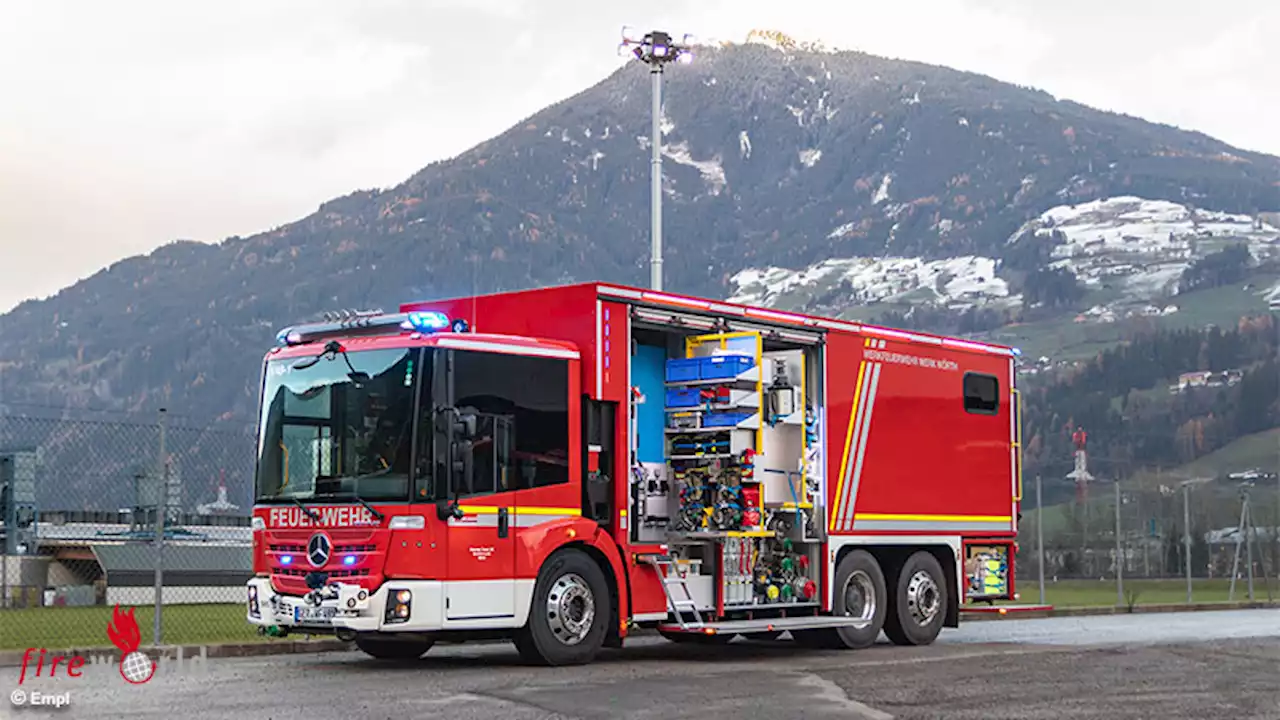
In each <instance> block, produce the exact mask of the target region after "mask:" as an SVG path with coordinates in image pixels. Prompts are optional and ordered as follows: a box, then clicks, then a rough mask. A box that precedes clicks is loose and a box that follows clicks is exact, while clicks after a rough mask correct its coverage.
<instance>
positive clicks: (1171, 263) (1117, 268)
mask: <svg viewBox="0 0 1280 720" xmlns="http://www.w3.org/2000/svg"><path fill="white" fill-rule="evenodd" d="M1055 231H1056V232H1059V233H1061V234H1062V236H1063V237H1064V238H1065V242H1063V243H1062V244H1059V245H1057V246H1055V247H1054V248H1053V257H1054V258H1056V260H1055V261H1054V263H1053V265H1054V266H1056V267H1066V268H1068V269H1070V270H1071V271H1072V272H1073V273H1075V274H1076V276H1077V277H1078V278H1080V280H1081V282H1083V283H1084V284H1085V285H1086V286H1100V285H1104V284H1115V285H1118V286H1120V287H1121V288H1123V289H1124V290H1125V291H1126V294H1128V295H1130V296H1131V297H1132V298H1133V299H1135V300H1138V299H1145V298H1150V297H1154V296H1156V295H1159V294H1161V293H1165V292H1169V291H1172V290H1173V289H1175V288H1176V287H1177V283H1178V279H1179V277H1180V276H1181V274H1182V271H1183V270H1185V269H1186V268H1187V267H1188V266H1189V265H1190V264H1191V263H1192V262H1193V261H1194V260H1196V259H1197V258H1200V257H1204V256H1205V255H1207V254H1209V253H1211V252H1214V251H1216V250H1220V249H1222V247H1224V246H1226V245H1228V244H1231V243H1235V242H1244V243H1246V244H1247V245H1248V246H1249V250H1250V252H1251V253H1252V254H1253V256H1254V257H1255V258H1256V259H1262V258H1265V257H1270V256H1272V255H1274V254H1277V253H1280V228H1276V227H1275V226H1273V225H1271V224H1269V223H1267V222H1264V221H1263V220H1261V219H1260V218H1253V217H1250V216H1248V215H1235V214H1231V213H1225V212H1218V211H1214V210H1202V209H1199V208H1189V207H1187V206H1186V205H1181V204H1179V203H1174V202H1169V201H1165V200H1148V199H1145V198H1140V197H1133V196H1120V197H1111V198H1104V199H1100V200H1094V201H1092V202H1087V203H1081V204H1079V205H1075V206H1071V205H1059V206H1058V207H1055V208H1052V209H1050V210H1047V211H1045V212H1044V213H1042V214H1041V215H1040V217H1038V218H1036V219H1034V220H1032V221H1031V222H1029V223H1027V224H1026V225H1024V226H1023V227H1022V228H1021V229H1020V230H1019V231H1018V232H1017V233H1015V234H1014V235H1013V236H1012V237H1010V238H1009V241H1010V242H1014V241H1016V240H1017V239H1018V238H1019V237H1022V236H1023V235H1025V234H1026V233H1027V232H1034V233H1035V234H1036V235H1040V236H1049V235H1052V234H1053V233H1054V232H1055Z"/></svg>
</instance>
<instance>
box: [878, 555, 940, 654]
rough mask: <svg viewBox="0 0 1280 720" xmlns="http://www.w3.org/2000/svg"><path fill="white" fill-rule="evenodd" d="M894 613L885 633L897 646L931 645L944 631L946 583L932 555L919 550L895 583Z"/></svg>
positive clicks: (912, 556)
mask: <svg viewBox="0 0 1280 720" xmlns="http://www.w3.org/2000/svg"><path fill="white" fill-rule="evenodd" d="M894 584H895V586H896V587H895V589H894V601H893V610H892V612H890V613H889V617H888V619H887V620H886V621H885V624H884V634H885V635H887V636H888V637H889V639H890V640H892V641H893V643H894V644H895V645H928V644H930V643H932V642H933V641H934V640H935V639H936V638H937V637H938V633H939V632H941V631H942V623H943V622H944V621H945V620H946V614H947V581H946V576H945V575H944V574H943V572H942V565H941V564H939V563H938V559H937V558H935V557H934V556H933V554H932V553H928V552H925V551H924V550H920V551H918V552H915V553H913V554H912V555H911V557H909V558H907V561H906V563H904V564H903V565H902V568H901V569H900V570H898V572H897V581H896V582H895V583H894Z"/></svg>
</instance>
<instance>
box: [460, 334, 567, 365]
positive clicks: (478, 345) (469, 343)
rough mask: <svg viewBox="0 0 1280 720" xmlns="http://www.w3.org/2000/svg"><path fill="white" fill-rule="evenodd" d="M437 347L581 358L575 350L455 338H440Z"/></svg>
mask: <svg viewBox="0 0 1280 720" xmlns="http://www.w3.org/2000/svg"><path fill="white" fill-rule="evenodd" d="M437 347H446V348H454V349H457V350H487V351H489V352H501V353H508V354H511V355H534V356H538V357H553V358H565V359H569V360H576V359H578V358H579V357H581V355H580V353H578V351H576V350H565V349H563V348H549V347H534V346H529V345H516V344H506V343H496V342H485V341H482V340H463V339H461V338H456V337H441V338H440V340H439V341H438V342H437Z"/></svg>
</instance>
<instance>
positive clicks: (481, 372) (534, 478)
mask: <svg viewBox="0 0 1280 720" xmlns="http://www.w3.org/2000/svg"><path fill="white" fill-rule="evenodd" d="M453 368H454V375H453V396H454V405H456V406H457V408H458V409H459V410H460V411H463V412H474V413H476V415H477V421H476V437H475V438H474V439H473V441H472V450H473V453H474V455H473V458H474V459H473V468H474V471H473V478H474V480H473V487H472V488H471V490H472V492H471V493H470V494H473V495H476V494H487V493H494V492H507V491H510V490H518V489H524V488H534V487H543V486H546V485H556V484H559V483H567V482H569V363H568V362H567V361H566V360H561V359H557V358H543V357H528V356H523V355H504V354H501V353H490V352H474V351H470V350H456V351H454V361H453Z"/></svg>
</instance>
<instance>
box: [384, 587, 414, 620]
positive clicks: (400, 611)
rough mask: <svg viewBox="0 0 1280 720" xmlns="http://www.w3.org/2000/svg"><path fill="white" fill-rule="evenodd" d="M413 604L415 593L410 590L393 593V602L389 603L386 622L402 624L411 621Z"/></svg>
mask: <svg viewBox="0 0 1280 720" xmlns="http://www.w3.org/2000/svg"><path fill="white" fill-rule="evenodd" d="M412 604H413V593H411V592H409V591H408V590H396V591H394V592H392V593H391V602H389V603H387V612H386V616H385V617H384V618H383V619H384V621H385V622H387V623H388V624H389V623H402V622H408V621H409V614H410V606H411V605H412Z"/></svg>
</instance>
